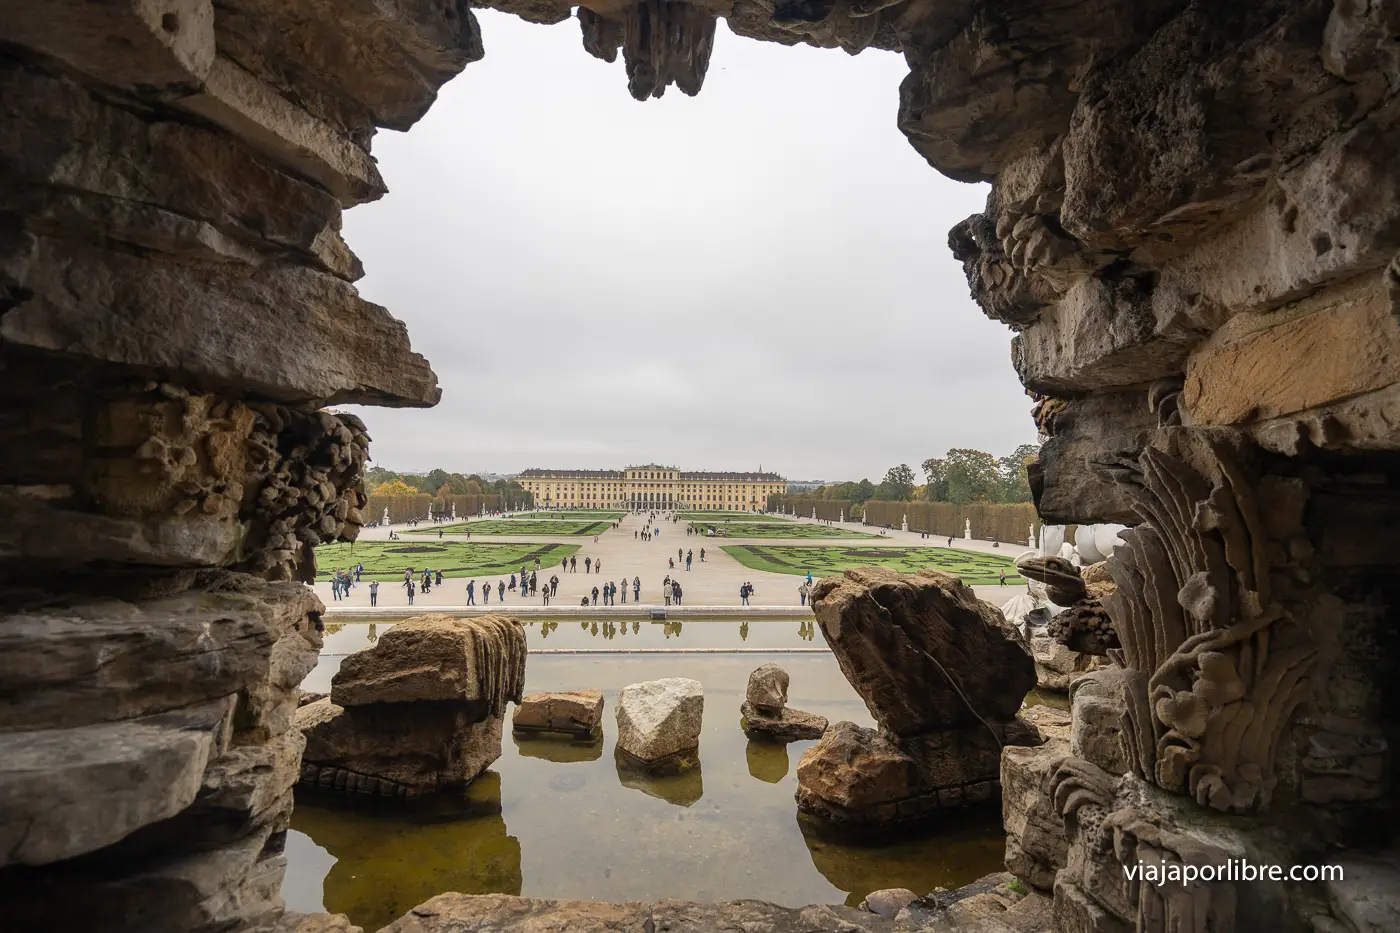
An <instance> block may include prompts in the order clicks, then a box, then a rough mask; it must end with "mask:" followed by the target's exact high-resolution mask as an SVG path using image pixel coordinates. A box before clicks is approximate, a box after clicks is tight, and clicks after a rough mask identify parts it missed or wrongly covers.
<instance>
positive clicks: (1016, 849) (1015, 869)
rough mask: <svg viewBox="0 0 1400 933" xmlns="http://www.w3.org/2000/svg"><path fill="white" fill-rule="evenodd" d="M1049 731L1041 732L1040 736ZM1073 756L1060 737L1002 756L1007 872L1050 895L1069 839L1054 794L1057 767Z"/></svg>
mask: <svg viewBox="0 0 1400 933" xmlns="http://www.w3.org/2000/svg"><path fill="white" fill-rule="evenodd" d="M1048 731H1049V730H1047V729H1045V728H1041V732H1042V734H1045V733H1047V732H1048ZM1069 753H1070V744H1069V742H1068V741H1067V740H1066V738H1064V737H1062V736H1060V735H1048V736H1047V740H1046V742H1045V744H1044V745H1040V746H1038V747H1032V748H1007V749H1006V750H1004V751H1003V752H1002V755H1001V814H1002V817H1001V819H1002V825H1003V826H1005V827H1006V869H1007V871H1009V872H1011V873H1012V874H1013V875H1015V876H1016V877H1018V878H1020V879H1021V880H1022V881H1023V882H1025V883H1026V884H1028V885H1030V886H1031V887H1034V888H1040V889H1041V890H1044V891H1049V890H1051V889H1052V888H1054V886H1055V873H1056V872H1058V871H1059V870H1060V869H1061V868H1064V867H1065V859H1066V855H1067V852H1068V850H1069V839H1068V837H1067V835H1066V833H1065V824H1064V820H1063V819H1062V818H1061V817H1060V812H1059V810H1057V809H1056V808H1055V801H1054V799H1053V798H1052V797H1051V796H1050V781H1051V778H1052V777H1053V776H1054V772H1055V766H1056V765H1057V764H1058V763H1059V762H1060V761H1061V760H1063V759H1064V758H1066V757H1067V756H1068V755H1069Z"/></svg>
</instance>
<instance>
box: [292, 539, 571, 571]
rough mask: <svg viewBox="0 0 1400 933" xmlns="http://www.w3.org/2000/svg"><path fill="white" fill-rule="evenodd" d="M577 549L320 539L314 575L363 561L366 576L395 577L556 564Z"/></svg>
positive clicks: (569, 545) (522, 545) (347, 568)
mask: <svg viewBox="0 0 1400 933" xmlns="http://www.w3.org/2000/svg"><path fill="white" fill-rule="evenodd" d="M578 549H579V546H578V545H577V544H477V543H476V542H468V541H357V542H353V543H349V544H323V545H321V546H320V547H318V548H317V549H316V578H317V579H318V580H329V579H330V577H331V574H332V573H333V572H334V571H336V570H337V569H339V570H350V569H351V568H353V567H354V566H355V565H356V564H364V565H365V574H364V579H367V580H399V579H402V578H403V572H404V568H406V567H412V568H414V569H415V570H416V571H418V572H419V573H421V572H423V571H424V570H425V569H431V570H441V571H442V575H443V576H444V577H474V576H477V575H478V574H481V575H490V574H504V573H514V572H515V571H517V570H519V569H520V565H521V564H528V565H529V566H530V568H531V569H534V566H535V558H536V557H537V556H538V557H539V559H540V564H541V565H542V566H545V567H550V566H553V565H557V564H558V563H559V562H560V561H562V560H563V559H564V558H566V557H568V556H569V555H570V554H572V553H574V552H575V551H577V550H578Z"/></svg>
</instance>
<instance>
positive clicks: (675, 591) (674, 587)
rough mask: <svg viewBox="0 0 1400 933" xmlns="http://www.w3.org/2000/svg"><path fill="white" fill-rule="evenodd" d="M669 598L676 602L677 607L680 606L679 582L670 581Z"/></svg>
mask: <svg viewBox="0 0 1400 933" xmlns="http://www.w3.org/2000/svg"><path fill="white" fill-rule="evenodd" d="M671 598H672V599H674V600H675V601H676V605H677V606H679V605H680V604H681V581H679V580H672V581H671Z"/></svg>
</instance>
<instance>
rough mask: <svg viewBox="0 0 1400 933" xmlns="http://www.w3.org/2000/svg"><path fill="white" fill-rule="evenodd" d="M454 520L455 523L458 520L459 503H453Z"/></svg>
mask: <svg viewBox="0 0 1400 933" xmlns="http://www.w3.org/2000/svg"><path fill="white" fill-rule="evenodd" d="M452 520H453V521H454V522H455V521H456V520H457V503H456V502H453V503H452Z"/></svg>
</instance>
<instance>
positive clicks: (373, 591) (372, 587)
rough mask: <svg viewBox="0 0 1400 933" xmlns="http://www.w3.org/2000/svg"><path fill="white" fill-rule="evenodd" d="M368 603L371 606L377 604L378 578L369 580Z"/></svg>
mask: <svg viewBox="0 0 1400 933" xmlns="http://www.w3.org/2000/svg"><path fill="white" fill-rule="evenodd" d="M369 604H370V605H371V606H377V605H379V581H378V580H371V581H369Z"/></svg>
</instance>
